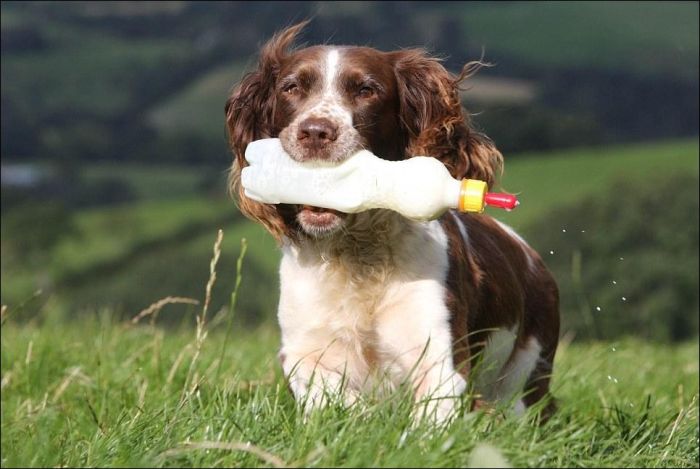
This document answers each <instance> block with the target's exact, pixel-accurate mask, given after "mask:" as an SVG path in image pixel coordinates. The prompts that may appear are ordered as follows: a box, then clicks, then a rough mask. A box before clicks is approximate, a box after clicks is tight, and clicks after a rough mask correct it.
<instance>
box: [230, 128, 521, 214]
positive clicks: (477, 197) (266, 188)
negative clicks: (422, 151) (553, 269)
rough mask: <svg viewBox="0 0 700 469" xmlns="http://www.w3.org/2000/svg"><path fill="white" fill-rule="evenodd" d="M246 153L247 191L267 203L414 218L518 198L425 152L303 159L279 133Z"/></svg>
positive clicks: (507, 202) (244, 178) (511, 202)
mask: <svg viewBox="0 0 700 469" xmlns="http://www.w3.org/2000/svg"><path fill="white" fill-rule="evenodd" d="M245 156H246V160H248V163H250V166H248V167H246V168H243V171H242V174H241V183H242V185H243V188H244V189H245V194H246V195H247V196H248V197H250V198H252V199H254V200H257V201H259V202H264V203H270V204H278V203H287V204H303V205H312V206H316V207H323V208H330V209H335V210H339V211H341V212H346V213H356V212H362V211H365V210H369V209H372V208H386V209H391V210H395V211H397V212H399V213H401V214H402V215H404V216H405V217H408V218H412V219H415V220H430V219H434V218H437V217H439V216H440V215H441V214H442V213H444V212H445V211H446V210H447V209H450V208H455V209H458V210H460V211H463V212H482V211H483V210H484V206H485V205H486V204H489V205H494V206H500V207H502V208H506V209H512V208H514V207H515V206H516V205H517V203H518V202H517V200H516V198H515V196H512V195H507V194H487V192H486V191H487V187H486V183H485V182H484V181H479V180H475V179H463V180H457V179H454V178H453V177H452V176H451V175H450V173H449V171H448V170H447V168H446V167H445V166H444V165H443V164H442V163H441V162H440V161H439V160H437V159H435V158H430V157H425V156H416V157H413V158H410V159H407V160H403V161H387V160H383V159H381V158H378V157H377V156H375V155H374V154H372V153H371V152H369V151H367V150H362V151H360V152H358V153H356V154H354V155H352V156H351V157H350V158H348V159H346V160H345V161H343V162H342V163H339V164H335V163H327V162H320V161H314V162H308V163H299V162H297V161H295V160H293V159H292V158H290V157H289V155H287V154H286V153H285V151H284V149H283V148H282V144H281V143H280V141H279V139H276V138H275V139H264V140H258V141H255V142H252V143H251V144H250V145H248V148H247V149H246V154H245Z"/></svg>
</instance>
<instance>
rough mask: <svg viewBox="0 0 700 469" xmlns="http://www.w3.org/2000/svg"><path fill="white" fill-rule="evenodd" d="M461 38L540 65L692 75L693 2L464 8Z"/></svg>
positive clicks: (493, 53)
mask: <svg viewBox="0 0 700 469" xmlns="http://www.w3.org/2000/svg"><path fill="white" fill-rule="evenodd" d="M450 8H452V10H453V14H454V15H458V16H459V17H461V18H462V20H463V21H464V24H465V39H466V40H467V41H469V42H470V43H471V44H472V45H473V46H477V47H481V46H483V47H485V50H486V57H487V58H491V60H496V61H498V56H499V55H500V54H502V53H504V54H508V55H509V56H514V57H519V59H520V60H522V61H524V62H526V63H530V64H532V65H540V66H550V67H552V66H553V67H557V66H570V67H586V66H594V67H602V68H607V69H610V70H622V69H624V70H632V71H634V72H636V73H640V74H643V75H655V74H659V73H670V74H673V75H676V76H682V77H686V78H694V79H696V80H697V76H698V50H699V48H698V20H697V18H698V4H697V2H639V3H634V4H630V3H627V2H603V3H599V2H539V3H538V4H533V3H532V2H526V3H521V2H509V3H508V4H498V5H495V4H488V3H486V4H482V5H472V6H471V7H470V8H464V7H460V6H457V5H451V6H450Z"/></svg>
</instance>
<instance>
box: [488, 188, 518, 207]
mask: <svg viewBox="0 0 700 469" xmlns="http://www.w3.org/2000/svg"><path fill="white" fill-rule="evenodd" d="M484 202H485V203H486V205H490V206H492V207H498V208H504V209H506V210H513V209H514V208H515V207H517V206H518V205H519V204H520V202H518V198H517V197H516V196H514V195H511V194H501V193H499V192H488V193H487V194H486V196H484Z"/></svg>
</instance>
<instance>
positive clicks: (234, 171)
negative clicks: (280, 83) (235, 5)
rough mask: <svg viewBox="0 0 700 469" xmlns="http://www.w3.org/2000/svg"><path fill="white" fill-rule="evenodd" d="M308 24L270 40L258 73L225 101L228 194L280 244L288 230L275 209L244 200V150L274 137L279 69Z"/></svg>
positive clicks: (247, 77) (290, 28)
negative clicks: (229, 157) (229, 162)
mask: <svg viewBox="0 0 700 469" xmlns="http://www.w3.org/2000/svg"><path fill="white" fill-rule="evenodd" d="M308 22H309V21H308V20H307V21H304V22H301V23H299V24H296V25H294V26H291V27H289V28H287V29H285V30H283V31H280V32H279V33H277V34H275V36H274V37H273V38H272V39H270V40H269V41H268V42H267V44H265V46H263V48H262V50H261V52H260V58H259V60H258V65H257V68H256V69H255V70H253V71H252V72H250V73H248V74H246V75H245V76H244V77H243V79H242V80H241V82H240V83H239V84H238V86H236V87H235V88H234V90H233V92H232V93H231V96H230V97H229V98H228V100H227V101H226V108H225V111H226V128H227V131H228V139H229V145H230V148H231V151H232V152H233V157H234V158H233V166H232V167H231V172H230V175H229V191H230V192H231V194H234V195H237V198H238V204H239V208H240V209H241V212H243V214H244V215H246V216H247V217H249V218H252V219H253V220H257V221H259V222H260V223H262V224H263V225H265V227H266V228H267V229H268V230H269V231H270V233H272V235H273V236H274V237H275V238H276V239H277V240H278V241H279V240H280V239H281V237H282V236H283V235H285V234H288V233H287V232H288V230H289V228H288V227H287V226H286V224H285V223H284V221H283V219H282V216H281V215H280V214H279V213H278V212H277V207H276V206H275V205H267V204H261V203H258V202H255V201H253V200H251V199H249V198H247V197H246V196H245V194H244V193H243V188H242V187H241V185H240V175H241V169H242V168H244V167H245V166H247V163H246V161H245V149H246V147H247V146H248V144H249V143H250V142H253V141H255V140H259V139H261V138H269V137H276V135H274V113H275V83H276V81H277V76H278V74H279V70H280V66H281V64H282V62H283V61H284V59H285V58H286V57H287V56H288V55H289V52H290V47H291V45H292V43H293V42H294V39H295V38H296V36H297V35H298V34H299V32H301V30H302V29H303V28H304V27H305V26H306V25H307V24H308Z"/></svg>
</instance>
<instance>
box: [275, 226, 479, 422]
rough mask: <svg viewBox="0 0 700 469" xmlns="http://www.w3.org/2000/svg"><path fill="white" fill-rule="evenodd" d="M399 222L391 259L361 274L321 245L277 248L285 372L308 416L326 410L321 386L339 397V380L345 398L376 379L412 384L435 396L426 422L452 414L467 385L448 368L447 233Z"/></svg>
mask: <svg viewBox="0 0 700 469" xmlns="http://www.w3.org/2000/svg"><path fill="white" fill-rule="evenodd" d="M405 223H408V229H405V230H404V231H403V235H402V237H403V239H402V240H401V242H399V243H396V244H395V245H394V247H393V248H392V249H393V250H394V252H393V253H392V255H391V256H390V259H391V260H390V261H389V262H388V263H384V264H381V263H380V265H379V266H373V265H372V266H371V268H370V270H368V271H367V272H356V271H353V270H355V269H359V270H362V269H363V267H362V266H357V265H353V264H352V263H346V262H345V261H344V258H343V256H342V254H341V255H337V256H335V257H334V256H333V254H332V253H330V254H329V253H324V245H323V243H307V244H303V243H302V244H301V245H292V244H288V245H286V246H285V247H284V249H283V258H282V263H281V267H280V277H281V295H280V305H279V312H278V313H279V321H280V326H281V329H282V350H281V352H282V354H283V356H284V357H285V360H284V363H283V368H284V372H285V374H286V375H287V376H288V377H289V381H290V386H291V388H292V391H293V392H294V394H295V396H296V397H297V399H298V400H299V401H300V402H306V409H307V410H309V409H310V408H313V407H315V406H319V405H323V404H325V399H324V398H323V394H324V390H325V391H326V392H330V393H333V394H337V393H339V392H340V389H341V383H342V385H343V386H344V395H343V398H344V400H345V401H346V402H352V400H353V399H354V394H356V393H357V392H359V391H362V390H363V389H366V388H367V387H369V386H372V385H373V384H374V382H373V380H372V378H373V377H375V376H376V375H377V374H378V375H379V376H381V377H382V378H383V379H388V380H389V381H390V382H391V383H393V384H394V385H396V384H399V383H400V382H402V381H403V380H406V379H409V380H411V382H412V383H413V385H414V389H415V394H416V400H417V401H424V402H425V399H426V398H433V400H429V401H427V402H425V407H424V409H425V410H427V412H429V413H431V414H432V416H433V417H434V418H437V419H438V420H440V421H444V420H446V419H448V418H449V416H450V415H451V414H452V412H453V410H454V406H455V399H454V398H453V397H455V396H458V395H460V394H461V393H462V392H463V391H464V389H465V387H466V383H465V381H464V379H463V378H462V377H461V376H460V375H459V374H458V373H456V372H455V369H454V366H453V362H452V350H451V344H452V338H451V334H450V327H449V311H448V310H447V307H446V306H445V302H444V286H443V285H444V281H445V276H446V274H447V268H448V259H447V237H446V236H445V233H444V231H443V229H442V227H441V226H440V224H439V222H437V221H432V222H427V223H419V222H405ZM384 249H388V248H386V247H384ZM353 255H354V256H356V254H353ZM345 260H347V259H345ZM365 267H366V266H365ZM368 272H369V274H367V273H368ZM367 350H371V355H372V356H373V357H374V359H373V360H372V361H374V363H370V362H369V361H368V354H367V353H366V351H367ZM373 367H374V368H376V372H375V373H373V370H372V368H373Z"/></svg>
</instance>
